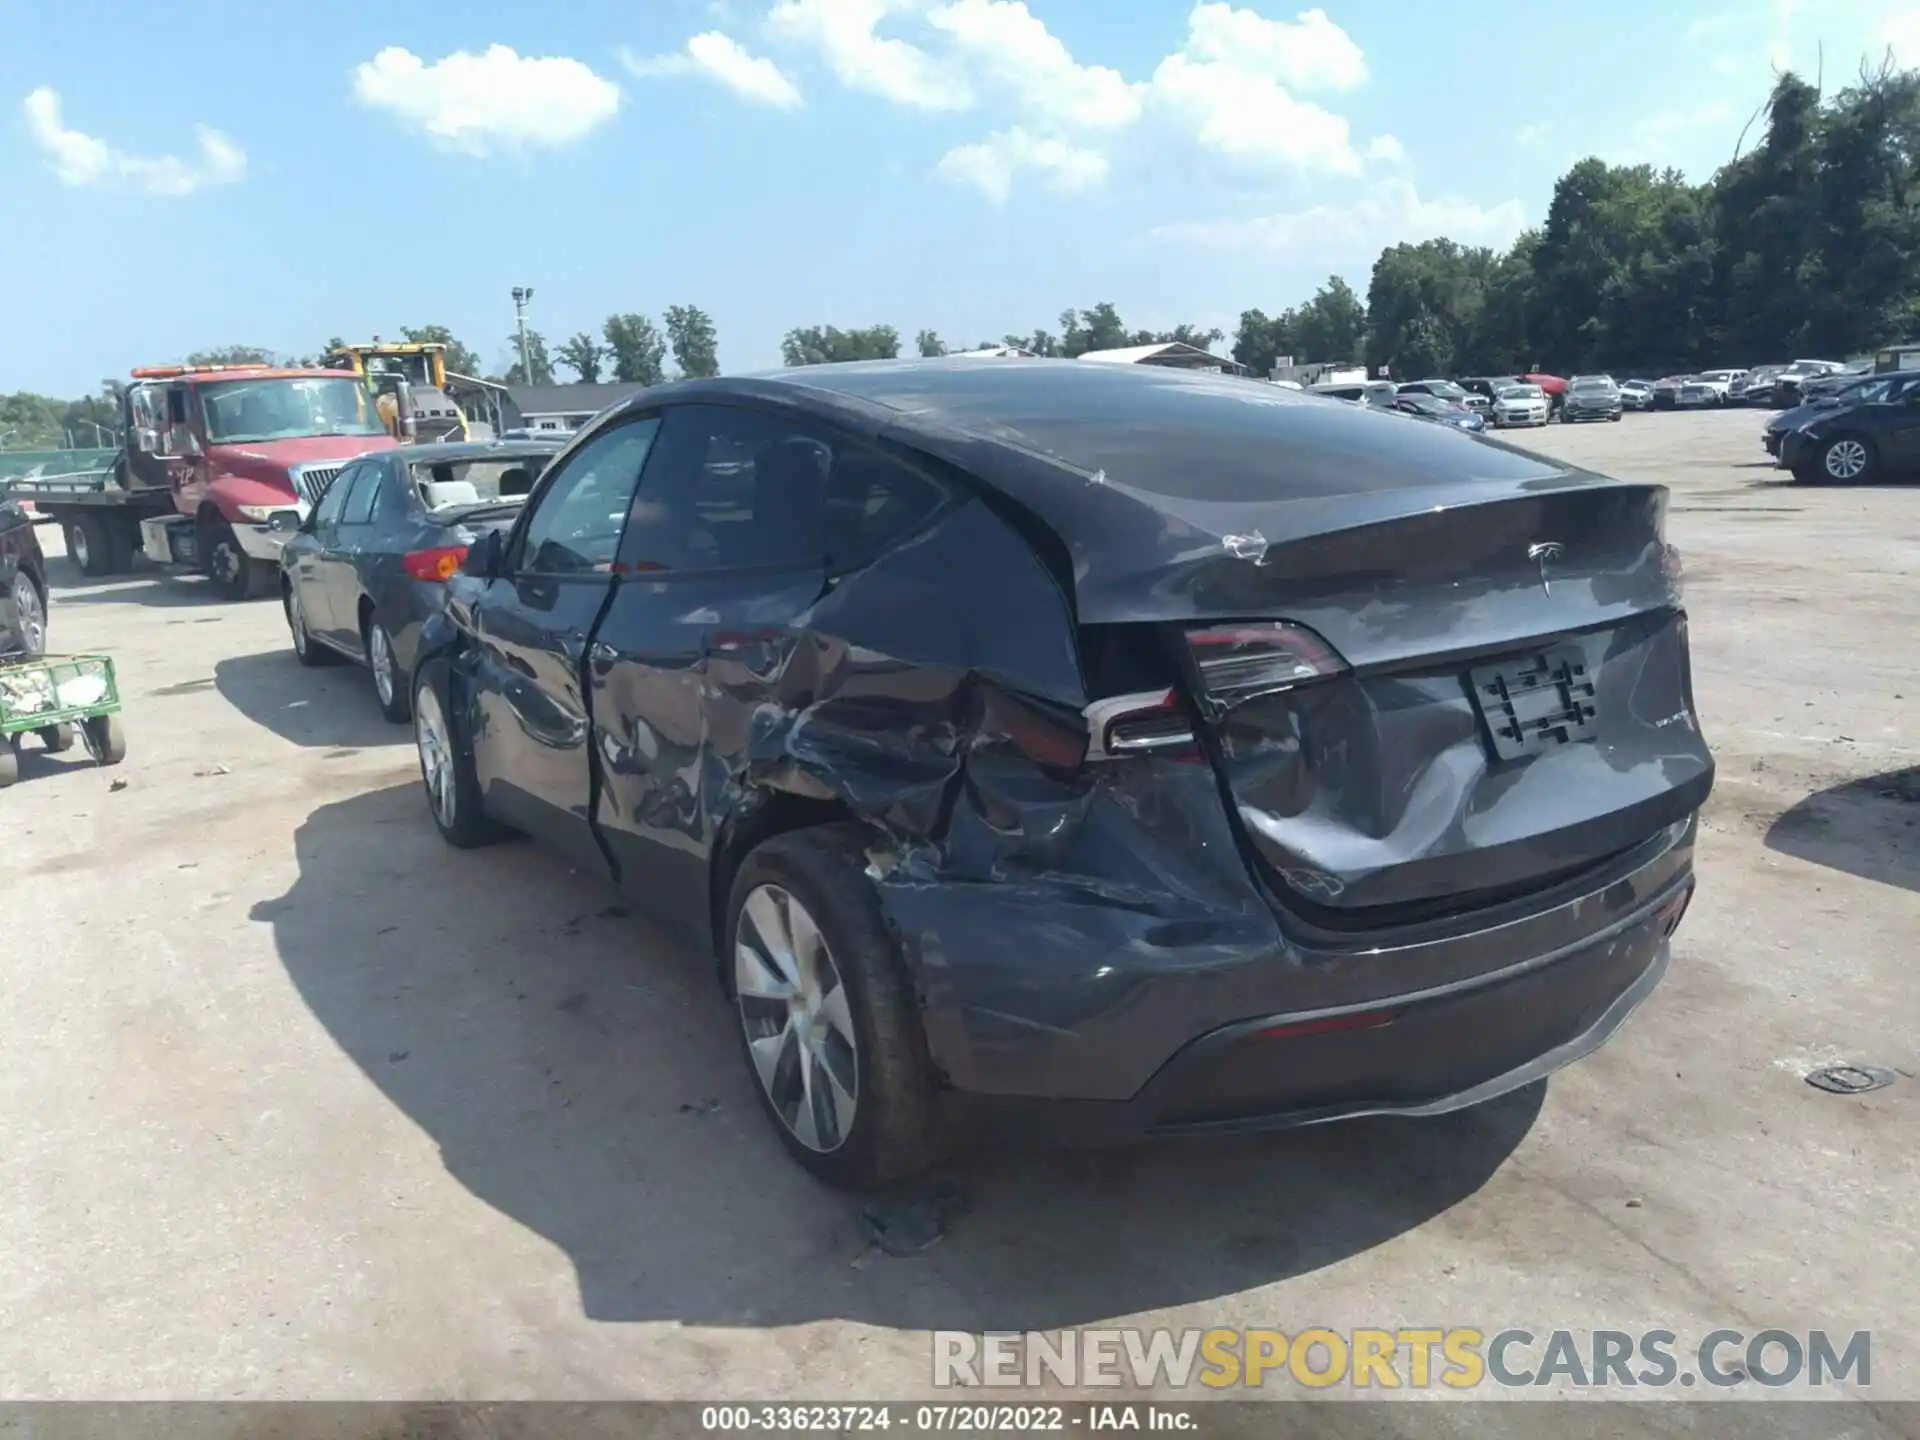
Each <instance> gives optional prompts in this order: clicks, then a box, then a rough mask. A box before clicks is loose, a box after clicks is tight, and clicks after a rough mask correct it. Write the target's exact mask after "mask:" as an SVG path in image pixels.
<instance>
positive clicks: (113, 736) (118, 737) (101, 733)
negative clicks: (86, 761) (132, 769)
mask: <svg viewBox="0 0 1920 1440" xmlns="http://www.w3.org/2000/svg"><path fill="white" fill-rule="evenodd" d="M80 738H81V740H83V741H84V742H85V743H86V747H87V754H89V755H91V756H92V757H93V763H94V764H96V765H118V764H119V763H120V762H121V761H122V760H124V759H126V758H127V727H126V726H125V725H123V724H121V723H120V717H119V716H118V715H117V714H116V715H95V716H93V717H92V718H91V719H88V720H82V721H81V722H80Z"/></svg>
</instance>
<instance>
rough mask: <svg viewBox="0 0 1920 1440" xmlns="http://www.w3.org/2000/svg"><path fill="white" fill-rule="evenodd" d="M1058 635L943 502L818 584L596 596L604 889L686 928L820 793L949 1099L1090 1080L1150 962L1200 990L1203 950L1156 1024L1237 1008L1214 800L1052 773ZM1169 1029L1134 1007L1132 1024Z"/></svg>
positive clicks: (1024, 555)
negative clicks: (915, 1001)
mask: <svg viewBox="0 0 1920 1440" xmlns="http://www.w3.org/2000/svg"><path fill="white" fill-rule="evenodd" d="M1073 635H1074V629H1073V620H1072V610H1071V606H1070V604H1069V602H1068V600H1067V598H1066V595H1065V593H1064V592H1063V590H1062V587H1061V585H1060V584H1059V583H1058V581H1057V580H1056V578H1055V577H1054V575H1053V574H1052V573H1051V572H1050V571H1049V570H1048V569H1047V567H1046V566H1045V565H1044V564H1043V563H1042V562H1041V561H1040V559H1039V558H1038V557H1037V556H1036V555H1035V553H1034V552H1033V550H1032V549H1031V548H1030V547H1029V546H1028V545H1027V544H1026V542H1025V541H1024V540H1023V539H1022V538H1021V537H1020V536H1019V535H1018V534H1016V533H1015V532H1014V531H1013V530H1012V529H1011V528H1010V527H1009V526H1008V525H1007V524H1006V523H1005V522H1004V521H1003V520H1002V519H1001V518H1000V517H999V516H998V515H996V514H995V513H994V512H993V511H992V510H991V509H989V508H988V507H987V506H986V505H984V504H982V503H980V502H979V501H978V500H971V499H970V500H967V501H966V502H964V503H962V504H960V505H958V506H957V507H955V508H954V509H952V510H950V511H949V512H948V513H947V514H946V515H945V516H943V517H942V518H941V519H940V520H938V521H936V523H935V524H934V525H933V526H932V527H931V528H930V529H929V530H927V531H926V532H924V533H923V534H921V535H920V536H918V537H916V538H915V539H913V540H911V541H910V542H908V543H906V544H904V545H901V546H899V547H898V548H896V549H894V550H892V551H890V552H888V553H886V554H884V555H882V556H881V557H880V558H879V559H877V560H875V561H874V562H872V563H871V564H869V565H866V566H864V567H863V568H861V569H859V570H857V571H854V572H853V573H850V574H848V575H845V576H842V577H839V578H837V579H832V580H829V579H828V578H826V577H824V576H822V575H818V574H798V573H789V574H786V575H783V576H781V577H779V578H778V579H777V580H775V579H772V578H769V577H765V576H762V577H759V578H757V579H753V580H751V581H749V580H746V579H744V578H721V577H716V578H714V579H711V580H701V579H698V578H695V577H688V578H685V579H676V580H666V581H658V582H655V581H649V580H635V579H632V578H629V579H626V580H623V581H622V582H621V589H620V593H619V595H618V596H617V597H616V599H615V601H614V603H613V605H612V606H611V607H610V608H609V612H608V615H607V618H606V620H605V621H604V622H603V624H602V626H601V629H600V631H599V633H598V636H597V637H596V638H597V641H598V643H597V644H596V645H595V647H594V649H593V651H592V658H591V659H590V662H589V664H590V668H591V670H592V686H593V709H594V720H595V731H596V745H595V751H596V764H597V765H598V767H599V769H600V772H601V784H600V798H599V802H598V808H597V815H598V820H599V824H600V829H601V833H602V834H603V836H604V837H605V838H606V839H607V840H608V842H609V845H610V848H612V849H613V850H614V852H615V855H616V858H617V859H618V861H619V863H620V868H621V871H622V875H623V880H624V883H626V884H627V885H628V887H629V888H630V889H633V890H635V892H636V893H637V894H638V895H639V897H640V898H641V899H642V900H643V901H644V902H645V903H647V904H648V905H649V906H658V907H659V908H660V911H661V913H665V914H667V915H670V916H676V917H678V918H681V919H682V920H684V921H686V922H687V923H689V924H691V925H694V926H697V927H699V929H700V930H701V931H703V932H706V933H709V934H710V930H709V924H710V918H711V916H712V913H713V912H712V906H713V903H714V901H715V900H716V899H717V898H718V896H717V895H716V892H715V888H714V887H715V885H716V884H720V885H724V883H725V881H726V876H725V874H724V873H722V872H721V870H720V867H719V865H717V864H716V863H715V862H716V861H719V860H721V859H722V858H724V857H725V856H726V855H727V852H728V849H729V846H728V837H729V834H730V832H731V830H732V828H733V827H734V826H735V825H737V824H739V823H741V821H742V820H743V818H744V817H746V816H748V815H751V814H752V813H753V812H754V811H755V810H756V809H758V808H760V807H762V806H764V805H766V804H768V803H769V802H771V801H773V800H774V799H775V798H776V797H779V796H782V795H786V796H800V797H804V798H806V799H811V800H815V801H820V800H830V801H832V802H833V803H835V804H836V805H837V806H839V807H841V808H843V809H844V810H845V812H846V813H848V814H851V815H852V816H854V817H856V818H857V819H859V820H860V821H862V822H864V823H865V824H867V825H868V826H870V827H871V829H872V831H873V849H872V853H873V855H874V864H873V866H872V870H871V873H872V874H873V876H874V883H875V886H876V891H877V893H878V896H879V900H880V904H881V907H882V911H883V914H884V915H885V918H886V920H887V922H888V924H889V926H890V928H891V929H892V930H893V931H894V933H895V934H896V936H897V937H898V939H899V941H900V944H901V947H902V951H903V954H904V956H905V958H906V961H907V964H908V965H909V967H910V969H911V971H912V972H913V976H914V979H915V981H916V984H917V986H918V989H919V992H920V995H921V998H922V1001H923V1005H924V1007H925V1019H926V1026H927V1033H928V1040H929V1046H930V1049H931V1051H932V1055H933V1059H934V1062H935V1064H936V1065H937V1066H938V1067H939V1068H940V1070H941V1071H942V1072H943V1073H944V1074H945V1075H947V1076H948V1078H949V1079H951V1080H952V1081H953V1082H954V1083H956V1084H961V1085H963V1086H965V1087H966V1088H968V1089H973V1090H980V1091H985V1092H1002V1093H1023V1092H1024V1093H1085V1092H1086V1090H1087V1087H1088V1086H1089V1085H1091V1084H1094V1083H1096V1082H1095V1081H1094V1080H1093V1079H1092V1078H1091V1077H1093V1076H1096V1075H1097V1076H1101V1077H1103V1078H1104V1080H1105V1081H1107V1082H1111V1081H1112V1080H1113V1078H1114V1071H1115V1067H1114V1066H1113V1063H1112V1057H1111V1055H1108V1054H1106V1053H1105V1052H1107V1051H1108V1050H1109V1049H1110V1048H1112V1047H1115V1046H1118V1047H1123V1048H1127V1049H1133V1048H1137V1047H1138V1038H1139V1033H1140V1030H1141V1027H1142V1020H1141V1017H1140V1016H1138V1015H1137V1014H1134V1013H1133V1011H1134V1010H1135V1009H1137V1007H1138V1004H1139V1003H1140V995H1139V985H1138V984H1137V983H1136V982H1137V981H1141V980H1143V979H1144V977H1145V976H1146V975H1147V974H1149V973H1152V974H1157V975H1160V976H1162V977H1163V978H1164V972H1165V968H1166V966H1167V965H1169V964H1178V965H1181V966H1184V967H1187V968H1189V969H1191V970H1195V971H1197V972H1200V974H1201V978H1203V979H1206V978H1209V977H1208V975H1207V972H1208V971H1209V970H1210V968H1211V967H1212V960H1210V957H1213V959H1214V960H1217V961H1218V973H1217V974H1216V975H1213V976H1211V979H1212V983H1211V984H1204V983H1203V984H1201V985H1199V986H1196V987H1192V989H1191V991H1190V992H1187V993H1188V994H1189V996H1190V999H1189V1001H1183V1007H1185V1006H1186V1005H1188V1004H1190V1006H1191V1008H1192V1009H1193V1011H1194V1012H1195V1014H1205V1015H1207V1016H1211V1015H1213V1014H1214V1013H1216V1012H1218V1013H1220V1014H1235V1013H1239V1012H1238V1006H1239V1004H1241V1003H1245V1002H1236V1001H1235V999H1234V998H1233V991H1234V990H1235V988H1236V987H1237V986H1238V985H1240V984H1241V983H1242V971H1243V968H1244V966H1243V962H1244V957H1245V955H1246V954H1247V952H1248V951H1249V950H1250V949H1257V950H1260V951H1262V952H1264V953H1270V952H1271V951H1272V949H1273V948H1274V947H1275V946H1276V945H1277V943H1278V933H1277V930H1276V927H1275V924H1274V921H1273V917H1272V913H1271V911H1270V909H1269V908H1268V907H1267V906H1266V904H1265V903H1264V902H1263V900H1262V899H1261V897H1260V895H1259V894H1258V893H1257V891H1256V890H1255V889H1254V887H1253V885H1252V883H1251V881H1250V878H1249V875H1248V872H1247V868H1246V865H1245V862H1244V860H1243V859H1242V858H1241V855H1240V853H1239V851H1238V849H1237V848H1236V844H1235V840H1234V837H1233V834H1232V832H1231V829H1230V826H1229V824H1228V822H1227V819H1226V816H1225V814H1224V812H1223V811H1222V808H1221V805H1220V800H1219V794H1218V790H1217V782H1216V781H1215V779H1214V777H1213V774H1212V772H1211V770H1210V769H1209V767H1208V766H1206V765H1205V764H1204V763H1181V762H1179V761H1172V760H1168V761H1158V760H1156V761H1152V762H1147V763H1143V764H1131V765H1126V766H1104V767H1102V766H1092V767H1088V766H1082V765H1081V764H1080V763H1079V756H1080V755H1081V753H1082V752H1083V749H1084V745H1085V730H1084V726H1083V722H1082V720H1081V717H1080V713H1079V712H1080V709H1081V707H1082V706H1083V705H1084V704H1085V701H1086V698H1087V697H1086V695H1085V690H1084V681H1083V678H1082V675H1081V671H1080V663H1079V658H1078V655H1077V652H1076V649H1075V646H1074V640H1073ZM1210 947H1211V948H1210ZM1016 1015H1017V1016H1019V1017H1020V1018H1017V1019H1016V1018H1013V1017H1014V1016H1016ZM1194 1023H1195V1022H1194V1016H1193V1015H1190V1014H1187V1013H1185V1008H1183V1009H1182V1013H1180V1014H1173V1013H1167V1007H1166V1006H1164V1005H1162V1006H1161V1013H1159V1014H1158V1015H1156V1016H1155V1017H1152V1019H1151V1020H1150V1022H1149V1023H1148V1025H1147V1029H1148V1030H1149V1031H1150V1032H1154V1033H1158V1032H1159V1031H1161V1030H1162V1029H1164V1030H1165V1033H1166V1034H1167V1035H1169V1036H1172V1035H1175V1034H1178V1035H1182V1036H1184V1035H1186V1034H1190V1033H1191V1029H1192V1026H1193V1024H1194ZM1169 1043H1173V1042H1171V1041H1169ZM1146 1048H1147V1049H1149V1050H1151V1048H1152V1046H1151V1043H1150V1044H1149V1045H1148V1047H1146ZM1138 1063H1142V1064H1150V1063H1152V1062H1150V1061H1148V1060H1147V1058H1146V1056H1145V1055H1144V1054H1143V1055H1142V1056H1141V1058H1140V1061H1139V1062H1138ZM1131 1068H1132V1067H1131V1066H1130V1065H1122V1066H1120V1067H1119V1069H1120V1070H1121V1071H1122V1072H1126V1071H1129V1070H1131ZM1122 1083H1132V1082H1130V1081H1125V1080H1124V1079H1123V1081H1122Z"/></svg>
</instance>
